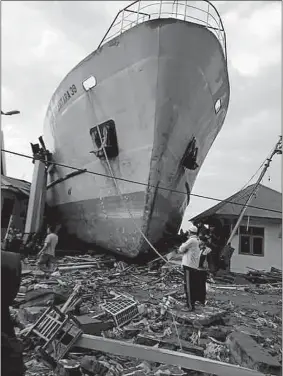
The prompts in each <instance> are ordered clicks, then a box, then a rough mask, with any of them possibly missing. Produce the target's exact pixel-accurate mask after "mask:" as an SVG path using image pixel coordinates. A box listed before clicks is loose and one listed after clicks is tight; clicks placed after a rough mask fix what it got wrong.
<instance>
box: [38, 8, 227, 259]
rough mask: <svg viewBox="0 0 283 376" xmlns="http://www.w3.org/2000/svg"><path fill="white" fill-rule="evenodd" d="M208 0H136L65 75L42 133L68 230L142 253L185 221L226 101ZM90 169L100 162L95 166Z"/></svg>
mask: <svg viewBox="0 0 283 376" xmlns="http://www.w3.org/2000/svg"><path fill="white" fill-rule="evenodd" d="M225 38H226V37H225V31H224V28H223V24H222V21H221V18H220V16H219V14H218V12H217V10H216V9H215V7H214V6H213V5H212V4H211V3H210V2H208V1H201V2H191V1H182V2H181V1H158V2H150V1H135V2H134V3H132V4H130V5H129V6H128V7H126V8H125V9H123V10H121V11H120V12H119V13H118V14H117V16H116V18H115V19H114V21H113V23H112V24H111V26H110V28H109V29H108V31H107V33H106V34H105V36H104V37H103V39H102V41H101V43H100V45H99V46H98V48H97V49H96V50H95V51H94V52H93V53H91V54H90V55H89V56H87V57H86V58H85V59H84V60H83V61H82V62H80V63H79V64H78V65H77V66H76V67H75V68H74V69H73V70H72V71H71V72H70V73H69V74H67V76H66V77H65V78H64V80H63V81H62V82H61V84H60V85H59V87H58V89H57V90H56V91H55V93H54V95H53V96H52V99H51V101H50V104H49V107H48V110H47V114H46V119H45V124H44V140H45V143H46V146H47V148H48V149H49V150H50V151H51V152H52V158H53V160H54V161H55V162H57V163H60V164H64V165H69V166H74V167H78V168H79V169H81V170H80V171H75V170H72V169H69V168H67V167H64V166H58V165H57V166H53V167H52V168H49V170H48V189H47V203H48V205H49V206H51V207H52V208H54V209H55V208H56V210H57V212H58V213H59V214H60V221H61V222H62V224H63V225H64V226H65V228H66V229H67V231H68V232H69V233H70V234H73V235H76V236H77V237H78V238H79V239H81V240H83V241H84V242H86V243H89V244H93V245H95V244H96V245H98V246H100V247H102V248H103V249H105V250H111V251H114V252H119V253H122V254H123V255H126V256H129V257H135V256H137V255H138V254H140V253H141V252H145V251H147V250H148V249H150V246H149V243H151V244H153V245H154V244H157V243H158V241H159V240H160V239H162V238H163V236H165V234H167V235H168V234H169V235H170V234H171V235H174V234H176V233H177V232H178V230H179V227H180V225H181V221H182V217H183V214H184V211H185V209H186V206H187V205H188V203H189V198H190V193H191V190H192V188H193V185H194V182H195V179H196V177H197V174H198V173H199V171H200V168H201V166H202V164H203V161H204V159H205V157H206V155H207V153H208V151H209V149H210V147H211V145H212V143H213V141H214V139H215V137H216V136H217V134H218V132H219V131H220V129H221V127H222V125H223V122H224V119H225V116H226V112H227V108H228V103H229V79H228V72H227V55H226V39H225ZM89 171H91V172H93V173H89Z"/></svg>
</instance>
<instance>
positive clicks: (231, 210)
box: [191, 184, 282, 221]
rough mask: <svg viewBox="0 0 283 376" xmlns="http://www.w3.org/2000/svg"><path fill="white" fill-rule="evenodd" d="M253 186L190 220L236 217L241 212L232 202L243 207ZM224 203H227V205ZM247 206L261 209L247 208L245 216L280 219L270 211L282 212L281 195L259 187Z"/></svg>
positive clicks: (240, 208) (277, 214)
mask: <svg viewBox="0 0 283 376" xmlns="http://www.w3.org/2000/svg"><path fill="white" fill-rule="evenodd" d="M254 186H255V184H252V185H250V186H248V187H247V188H245V189H243V190H242V191H239V192H237V193H236V194H234V195H233V196H231V197H229V198H227V199H226V200H223V201H222V202H220V203H219V204H217V205H215V206H213V207H212V208H210V209H208V210H206V211H204V212H203V213H201V214H199V215H197V216H196V217H194V218H192V219H191V220H192V221H196V220H200V219H204V218H206V217H211V216H212V215H235V216H238V215H239V214H240V212H241V210H242V207H243V206H241V205H235V204H233V202H235V203H238V204H242V205H244V204H245V203H246V201H247V199H248V197H249V195H250V194H251V192H252V190H253V189H254ZM226 201H229V202H228V203H227V202H226ZM231 201H232V203H231ZM249 205H252V206H257V207H260V208H264V209H267V210H263V209H255V208H250V207H248V208H247V210H246V212H245V216H250V217H260V218H274V219H282V213H277V212H274V211H272V210H277V211H280V212H281V211H282V193H280V192H277V191H275V190H273V189H271V188H268V187H266V186H264V185H261V184H260V185H259V188H258V191H257V193H256V196H255V197H254V198H253V199H252V201H251V202H250V204H249Z"/></svg>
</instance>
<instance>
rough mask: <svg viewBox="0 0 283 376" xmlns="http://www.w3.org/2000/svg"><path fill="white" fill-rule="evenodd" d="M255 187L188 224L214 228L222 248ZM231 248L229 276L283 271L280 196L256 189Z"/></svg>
mask: <svg viewBox="0 0 283 376" xmlns="http://www.w3.org/2000/svg"><path fill="white" fill-rule="evenodd" d="M254 187H255V185H254V184H253V185H250V186H248V187H247V188H245V189H244V190H241V191H239V192H237V193H236V194H234V195H233V196H231V197H229V198H228V199H226V200H224V201H222V202H220V203H219V204H217V205H215V206H213V207H212V208H210V209H208V210H206V211H204V212H203V213H201V214H199V215H197V216H196V217H194V218H192V219H191V221H192V222H193V223H194V224H197V223H202V224H208V225H209V224H214V225H215V226H216V228H217V229H218V235H219V236H220V238H221V244H222V246H223V245H225V244H226V243H225V242H227V240H228V239H229V236H230V234H231V231H232V229H233V228H234V226H235V224H236V222H237V220H238V218H239V215H240V212H241V210H242V208H243V205H244V204H245V203H246V201H247V199H248V197H249V196H250V194H251V193H252V191H253V189H254ZM239 204H240V205H239ZM231 246H232V247H233V248H234V249H235V251H234V253H233V256H232V259H231V263H230V269H231V271H232V272H236V273H246V272H248V271H249V269H248V268H253V269H258V270H267V271H269V270H270V268H271V267H276V268H279V269H282V193H280V192H277V191H275V190H273V189H271V188H268V187H266V186H264V185H259V187H258V190H257V191H256V194H255V196H254V197H253V199H252V200H251V202H250V203H249V206H248V208H247V209H246V211H245V214H244V217H243V219H242V221H241V224H240V227H239V229H238V231H237V232H236V234H235V235H234V237H233V239H232V241H231Z"/></svg>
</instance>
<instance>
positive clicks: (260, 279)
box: [246, 267, 282, 284]
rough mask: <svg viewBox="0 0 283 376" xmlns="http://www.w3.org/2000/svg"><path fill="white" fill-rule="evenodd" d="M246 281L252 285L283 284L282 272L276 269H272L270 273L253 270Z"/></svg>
mask: <svg viewBox="0 0 283 376" xmlns="http://www.w3.org/2000/svg"><path fill="white" fill-rule="evenodd" d="M249 269H250V268H249ZM246 279H247V280H248V281H251V282H252V283H260V284H261V283H269V284H274V283H281V282H282V271H281V270H279V269H276V268H273V267H272V268H271V269H270V272H267V271H265V270H256V269H251V270H249V272H248V273H247V276H246Z"/></svg>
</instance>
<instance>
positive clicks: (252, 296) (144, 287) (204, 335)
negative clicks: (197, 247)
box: [12, 255, 282, 376]
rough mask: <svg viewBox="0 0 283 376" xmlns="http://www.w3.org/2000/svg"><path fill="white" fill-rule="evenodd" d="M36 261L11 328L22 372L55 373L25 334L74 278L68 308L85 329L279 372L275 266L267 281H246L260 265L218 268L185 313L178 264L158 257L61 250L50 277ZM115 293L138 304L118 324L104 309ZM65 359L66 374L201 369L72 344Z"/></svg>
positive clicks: (27, 267)
mask: <svg viewBox="0 0 283 376" xmlns="http://www.w3.org/2000/svg"><path fill="white" fill-rule="evenodd" d="M26 261H27V260H26ZM34 261H35V259H32V258H30V259H29V260H28V263H27V262H26V263H24V264H23V272H22V273H23V277H22V283H21V287H20V291H19V293H18V296H17V299H16V301H15V304H14V307H13V308H12V315H13V317H14V319H15V321H16V326H17V328H16V333H17V335H18V338H20V339H21V340H22V341H23V344H24V359H25V366H26V368H27V372H26V375H29V376H31V375H53V371H51V370H50V369H48V368H47V367H46V366H45V365H44V364H43V363H42V361H41V360H40V358H39V357H38V356H37V355H36V352H35V351H34V350H35V347H36V346H37V345H38V343H37V341H36V337H35V336H34V335H30V336H28V337H26V336H25V333H26V331H27V330H26V328H29V327H30V324H34V323H35V322H36V320H37V319H38V318H39V317H40V316H41V315H42V313H43V312H44V311H45V310H46V308H47V307H48V306H49V305H51V304H54V305H56V306H57V307H58V308H59V309H62V307H63V306H64V304H65V303H66V301H67V300H68V298H69V296H70V295H71V293H72V291H73V290H74V288H75V286H77V285H78V284H81V287H80V289H79V293H78V294H77V295H75V296H74V299H72V301H71V304H70V305H69V306H68V309H67V311H68V310H69V312H71V313H72V314H73V315H75V316H76V318H77V319H78V321H79V322H80V324H81V329H82V331H83V332H84V333H86V334H91V335H96V336H103V337H105V338H112V339H118V340H123V341H126V342H127V343H135V344H140V345H146V346H153V347H154V348H163V349H169V350H175V351H181V352H184V353H188V354H193V355H197V356H201V357H205V358H210V359H215V360H219V361H222V362H226V363H232V364H238V365H241V366H244V367H247V368H251V369H256V370H259V371H261V372H263V373H266V374H280V372H281V371H280V369H281V360H282V351H281V348H282V341H281V331H282V312H281V305H282V300H281V299H282V298H281V295H282V285H281V283H279V282H278V281H281V274H280V272H279V271H277V270H275V271H273V272H272V273H267V274H266V273H265V274H263V273H261V278H268V277H267V276H269V278H271V279H272V284H270V283H264V284H260V285H259V284H255V283H252V282H251V281H249V280H248V279H251V275H255V274H257V277H258V278H260V276H259V274H260V273H259V272H255V271H253V273H249V274H250V275H249V276H246V277H245V276H239V275H237V276H236V275H234V274H233V273H229V274H227V273H225V274H224V273H222V275H221V276H219V275H218V276H217V277H215V279H213V280H210V281H209V283H208V284H207V289H208V296H207V303H206V305H205V306H204V307H203V306H196V311H195V312H185V311H183V308H184V306H185V296H184V290H183V280H182V276H181V275H180V273H179V271H178V270H177V269H178V268H177V269H176V267H171V266H169V265H168V264H166V265H165V263H164V262H163V261H162V260H159V261H156V262H153V263H148V264H147V265H146V266H138V265H133V264H132V265H127V264H126V263H124V262H122V261H116V260H115V258H114V257H113V256H107V255H94V256H93V255H92V256H90V255H84V256H65V257H61V258H59V259H58V269H59V270H57V271H55V272H54V273H53V274H52V275H51V277H50V278H48V279H46V278H45V276H44V273H43V272H41V271H38V269H37V268H36V267H35V262H34ZM179 270H180V269H179ZM266 275H267V276H266ZM262 276H263V277H262ZM276 279H277V282H276ZM257 283H258V282H257ZM119 296H120V299H123V298H125V296H126V297H129V298H132V299H133V300H135V302H136V303H137V306H136V308H135V309H136V312H133V311H132V313H131V312H130V311H129V318H130V319H131V320H130V321H129V322H126V323H124V322H123V320H121V321H120V324H121V326H120V327H117V322H115V317H114V316H115V314H114V316H113V315H111V314H109V313H107V312H106V311H105V308H106V309H107V306H108V304H109V303H110V302H111V301H112V305H113V302H114V304H116V303H115V301H116V302H118V301H119ZM121 296H122V297H121ZM115 298H116V299H115ZM131 316H132V318H131ZM116 319H117V316H116ZM125 320H126V319H125ZM125 320H124V321H125ZM118 324H119V322H118ZM251 348H252V349H251ZM65 358H66V359H68V364H69V367H71V368H69V372H70V369H72V372H78V373H67V370H66V369H64V372H65V373H64V372H63V368H62V369H60V370H59V371H58V370H57V372H59V374H66V375H67V374H70V375H71V374H72V375H73V374H74V375H76V374H78V375H81V374H85V375H127V376H130V375H133V376H134V375H135V376H142V375H185V374H189V375H194V374H200V373H198V372H196V371H188V370H184V369H181V368H179V367H177V366H168V365H163V364H157V363H149V362H147V361H143V360H141V359H134V358H122V357H119V356H114V355H111V354H105V353H101V352H100V353H99V352H96V351H92V350H87V349H82V348H80V347H76V346H73V347H72V348H71V350H70V351H69V353H68V355H67V357H65ZM79 369H80V370H79ZM62 372H63V373H62ZM80 372H81V373H80Z"/></svg>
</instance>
